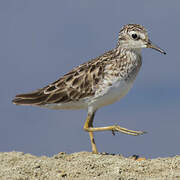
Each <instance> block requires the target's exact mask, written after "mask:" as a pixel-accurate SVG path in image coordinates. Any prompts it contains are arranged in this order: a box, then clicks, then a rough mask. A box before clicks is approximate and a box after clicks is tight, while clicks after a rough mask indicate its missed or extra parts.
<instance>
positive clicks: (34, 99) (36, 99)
mask: <svg viewBox="0 0 180 180" xmlns="http://www.w3.org/2000/svg"><path fill="white" fill-rule="evenodd" d="M46 98H47V97H46V94H44V93H43V92H42V91H41V90H37V91H34V92H31V93H27V94H18V95H16V96H15V98H14V99H13V100H12V102H13V103H14V104H17V105H37V106H38V105H43V104H44V103H43V102H44V101H45V99H46Z"/></svg>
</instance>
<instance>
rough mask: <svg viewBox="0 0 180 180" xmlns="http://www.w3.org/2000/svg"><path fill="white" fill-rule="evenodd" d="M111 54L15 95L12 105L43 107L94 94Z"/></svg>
mask: <svg viewBox="0 0 180 180" xmlns="http://www.w3.org/2000/svg"><path fill="white" fill-rule="evenodd" d="M108 53H109V54H111V52H107V53H105V54H104V55H102V56H100V57H98V58H96V59H93V60H91V61H89V62H86V63H84V64H82V65H80V66H78V67H76V68H74V69H73V70H72V71H70V72H69V73H67V74H65V75H64V76H63V77H61V78H60V79H58V80H57V81H55V82H53V83H52V84H49V85H48V86H46V87H44V88H42V89H38V90H36V91H34V92H31V93H27V94H18V95H16V97H15V99H14V100H13V103H15V104H21V105H45V104H52V103H67V102H70V101H78V100H80V99H82V98H87V97H89V96H93V95H94V94H95V91H96V89H97V88H98V85H99V83H100V81H101V80H102V78H103V69H104V63H103V61H105V60H106V59H107V58H106V57H107V56H108V55H109V54H108Z"/></svg>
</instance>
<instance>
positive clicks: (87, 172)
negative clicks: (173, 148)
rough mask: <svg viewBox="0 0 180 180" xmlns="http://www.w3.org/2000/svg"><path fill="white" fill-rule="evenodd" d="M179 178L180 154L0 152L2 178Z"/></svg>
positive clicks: (14, 179) (124, 179) (98, 179)
mask: <svg viewBox="0 0 180 180" xmlns="http://www.w3.org/2000/svg"><path fill="white" fill-rule="evenodd" d="M61 179H62V180H63V179H64V180H67V179H68V180H76V179H80V180H86V179H87V180H93V179H96V180H180V156H175V157H168V158H157V159H147V160H141V161H137V160H134V159H131V158H125V157H123V156H121V155H108V154H105V153H104V154H97V155H96V154H92V153H90V152H78V153H73V154H66V153H63V152H61V153H59V154H57V155H54V156H53V157H46V156H41V157H37V156H34V155H31V154H24V153H22V152H2V153H0V180H61Z"/></svg>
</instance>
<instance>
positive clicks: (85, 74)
mask: <svg viewBox="0 0 180 180" xmlns="http://www.w3.org/2000/svg"><path fill="white" fill-rule="evenodd" d="M141 48H152V49H155V50H157V51H160V52H161V53H164V54H165V52H164V51H163V50H162V49H160V48H159V47H157V46H155V45H153V44H152V43H151V41H150V40H149V38H148V34H147V31H146V29H145V28H144V27H143V26H141V25H138V24H128V25H125V26H124V27H123V28H122V29H121V31H120V32H119V38H118V43H117V46H116V47H115V48H114V49H112V50H110V51H108V52H106V53H104V54H103V55H101V56H99V57H97V58H95V59H92V60H90V61H88V62H86V63H84V64H82V65H80V66H78V67H76V68H74V69H73V70H72V71H70V72H69V73H67V74H65V75H64V76H63V77H61V78H60V79H58V80H57V81H55V82H54V83H52V84H50V85H48V86H46V87H44V88H41V89H38V90H36V91H34V92H32V93H28V94H19V95H16V97H15V99H14V100H13V103H15V104H18V105H33V106H41V107H47V108H52V109H87V110H88V116H87V119H86V123H85V125H84V130H86V131H88V132H89V135H90V139H91V145H92V152H93V153H98V151H97V148H96V144H95V141H94V137H93V132H94V131H106V130H110V131H112V132H113V133H114V131H119V132H122V133H125V134H130V135H135V136H136V135H141V134H143V133H144V132H143V131H133V130H128V129H126V128H123V127H120V126H117V125H114V126H107V127H98V128H94V127H93V119H94V115H95V112H96V111H97V110H98V109H99V108H101V107H102V106H105V105H108V104H112V103H114V102H115V101H118V100H120V99H121V98H122V97H124V96H125V95H126V94H127V92H128V91H129V89H130V88H131V87H132V85H133V82H134V80H135V78H136V76H137V74H138V72H139V70H140V67H141V64H142V60H141Z"/></svg>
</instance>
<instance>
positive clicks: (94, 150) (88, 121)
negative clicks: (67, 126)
mask: <svg viewBox="0 0 180 180" xmlns="http://www.w3.org/2000/svg"><path fill="white" fill-rule="evenodd" d="M94 115H95V112H94V113H93V114H89V113H88V116H87V118H86V122H85V124H84V130H85V131H88V129H89V128H93V119H94ZM88 132H89V136H90V140H91V147H92V153H93V154H97V153H98V151H97V147H96V143H95V140H94V136H93V132H91V131H88Z"/></svg>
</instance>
